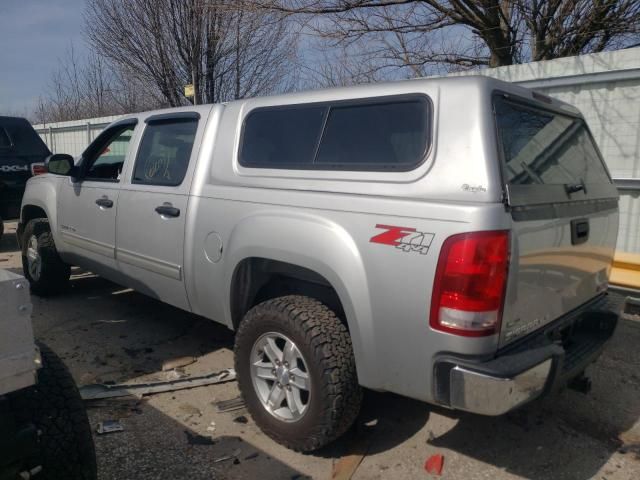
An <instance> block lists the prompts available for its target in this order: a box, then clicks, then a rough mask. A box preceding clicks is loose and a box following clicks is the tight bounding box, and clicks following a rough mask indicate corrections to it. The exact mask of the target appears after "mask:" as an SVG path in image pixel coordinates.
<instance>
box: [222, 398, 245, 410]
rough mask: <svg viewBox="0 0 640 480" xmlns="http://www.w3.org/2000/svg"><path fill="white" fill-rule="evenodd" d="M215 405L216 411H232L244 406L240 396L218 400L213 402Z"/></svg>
mask: <svg viewBox="0 0 640 480" xmlns="http://www.w3.org/2000/svg"><path fill="white" fill-rule="evenodd" d="M215 406H216V409H217V410H218V413H223V412H232V411H234V410H240V409H241V408H244V407H245V405H244V400H243V399H242V397H236V398H232V399H230V400H220V401H219V402H215Z"/></svg>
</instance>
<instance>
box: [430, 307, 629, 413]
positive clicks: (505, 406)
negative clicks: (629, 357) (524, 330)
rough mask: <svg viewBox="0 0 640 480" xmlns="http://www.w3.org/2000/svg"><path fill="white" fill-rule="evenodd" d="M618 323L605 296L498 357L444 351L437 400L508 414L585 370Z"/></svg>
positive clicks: (438, 363)
mask: <svg viewBox="0 0 640 480" xmlns="http://www.w3.org/2000/svg"><path fill="white" fill-rule="evenodd" d="M617 322H618V312H617V309H616V308H615V307H613V306H612V305H610V304H609V302H607V299H606V297H602V298H598V299H597V300H596V301H594V302H590V303H589V304H588V305H585V306H584V307H583V308H580V309H577V310H576V311H574V312H571V313H570V314H568V315H566V316H565V317H563V318H561V319H558V320H557V321H556V322H554V323H553V324H552V325H549V326H547V327H545V328H544V329H542V330H541V331H540V332H537V333H535V334H534V335H531V336H529V337H527V338H526V339H524V340H523V341H521V342H517V343H516V344H514V345H510V346H509V347H506V348H505V349H503V350H500V351H498V354H497V355H496V356H494V357H493V358H490V359H477V360H474V359H472V358H469V357H458V356H456V355H453V354H451V355H449V354H443V355H440V356H439V357H438V358H437V359H436V362H435V366H434V379H435V384H434V397H435V400H436V402H437V403H439V404H441V405H444V406H446V407H449V408H453V409H458V410H466V411H469V412H474V413H478V414H481V415H502V414H504V413H507V412H509V411H510V410H513V409H515V408H517V407H519V406H521V405H524V404H525V403H527V402H530V401H531V400H534V399H535V398H537V397H539V396H540V395H543V394H545V393H547V392H548V391H550V390H554V389H557V388H559V387H561V386H564V385H566V384H567V383H568V382H569V381H570V380H572V379H573V378H575V377H577V376H579V375H580V374H582V373H583V372H584V370H585V368H586V367H587V366H588V365H589V364H591V363H592V362H594V361H595V360H596V359H597V358H598V356H599V355H600V353H601V352H602V349H603V348H604V346H605V344H606V343H607V341H608V340H609V339H610V338H611V336H612V335H613V332H614V330H615V327H616V325H617Z"/></svg>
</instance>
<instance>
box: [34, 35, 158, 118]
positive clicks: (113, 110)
mask: <svg viewBox="0 0 640 480" xmlns="http://www.w3.org/2000/svg"><path fill="white" fill-rule="evenodd" d="M159 106H162V101H161V99H160V97H159V96H158V95H157V94H154V92H153V91H152V90H149V89H148V88H147V87H145V86H143V85H142V84H141V83H140V82H139V81H138V80H137V79H136V78H135V77H132V76H131V75H129V74H128V73H127V72H124V71H119V70H118V69H117V67H114V66H113V65H110V64H109V63H108V62H107V61H106V60H105V59H104V58H102V57H100V56H99V55H97V54H95V53H93V52H90V53H89V54H88V55H86V57H85V56H81V55H78V54H77V52H76V50H75V48H74V47H73V45H71V46H70V47H69V50H68V51H67V53H66V55H65V56H64V57H63V58H62V59H60V62H59V66H58V68H57V69H56V70H55V71H54V72H53V74H52V76H51V78H50V80H49V85H48V89H47V92H46V94H45V95H44V96H43V97H41V98H40V99H39V101H38V105H37V107H36V110H35V117H36V120H37V121H38V122H40V123H44V122H47V123H48V122H57V121H65V120H76V119H81V118H90V117H100V116H105V115H117V114H122V113H130V112H136V111H140V110H147V109H150V108H157V107H159Z"/></svg>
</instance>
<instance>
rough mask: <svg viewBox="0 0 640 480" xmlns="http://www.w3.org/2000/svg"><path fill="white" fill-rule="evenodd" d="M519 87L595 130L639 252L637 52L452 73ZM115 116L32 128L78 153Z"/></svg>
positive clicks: (630, 244) (632, 247)
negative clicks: (555, 101)
mask: <svg viewBox="0 0 640 480" xmlns="http://www.w3.org/2000/svg"><path fill="white" fill-rule="evenodd" d="M472 74H481V75H489V76H492V77H496V78H499V79H502V80H507V81H511V82H516V83H520V84H522V85H524V86H526V87H530V88H535V89H537V90H540V91H542V92H544V93H546V94H547V95H550V96H552V97H556V98H559V99H561V100H564V101H567V102H569V103H571V104H573V105H575V106H577V107H578V108H579V109H580V110H581V111H582V113H583V114H584V116H585V118H586V119H587V122H588V124H589V126H590V128H591V130H592V131H593V134H594V136H595V138H596V141H597V142H598V145H599V147H600V150H601V151H602V153H603V155H604V157H605V160H606V162H607V165H608V166H609V169H610V171H611V174H612V175H613V177H614V178H617V179H620V180H618V181H617V183H618V186H619V188H620V192H621V194H622V198H621V202H620V234H619V237H618V249H619V250H620V251H626V252H633V253H640V198H639V196H640V48H631V49H627V50H618V51H615V52H606V53H597V54H591V55H582V56H579V57H568V58H561V59H557V60H549V61H546V62H536V63H527V64H523V65H513V66H509V67H501V68H495V69H486V70H481V71H472V72H468V71H467V72H462V73H458V74H455V75H472ZM117 118H119V117H117V116H115V117H102V118H92V119H87V120H78V121H72V122H61V123H55V124H48V125H35V128H36V131H37V132H38V133H39V134H40V136H41V137H42V138H43V140H44V141H45V142H46V143H47V145H49V148H50V149H51V150H52V151H54V152H58V153H69V154H72V155H78V154H80V153H81V152H82V150H84V148H85V147H86V145H87V144H88V143H89V141H91V140H92V139H93V138H95V136H96V135H97V133H98V132H99V131H100V130H101V129H102V128H104V127H105V126H106V125H107V124H108V123H110V122H112V121H114V120H116V119H117Z"/></svg>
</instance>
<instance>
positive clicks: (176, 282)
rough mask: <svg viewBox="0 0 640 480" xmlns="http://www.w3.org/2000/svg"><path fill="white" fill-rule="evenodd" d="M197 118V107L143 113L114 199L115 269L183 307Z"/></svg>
mask: <svg viewBox="0 0 640 480" xmlns="http://www.w3.org/2000/svg"><path fill="white" fill-rule="evenodd" d="M199 119H200V115H199V114H198V113H196V112H177V113H173V114H161V115H155V116H152V117H149V118H147V119H146V121H145V123H146V125H145V128H144V131H143V133H142V139H141V140H140V146H139V148H138V152H137V154H136V159H135V164H134V167H133V169H132V174H131V178H130V179H129V181H128V182H127V184H126V185H123V186H122V190H121V191H120V197H119V199H118V202H119V206H118V216H117V228H116V230H117V239H116V246H117V248H116V257H117V261H118V269H119V270H120V272H122V273H124V274H125V275H126V276H127V277H128V278H130V279H132V283H131V286H132V287H133V288H135V289H136V290H139V291H141V292H143V293H145V294H147V295H150V296H152V297H155V298H159V299H161V300H162V301H164V302H166V303H170V304H172V305H175V306H177V307H180V308H182V309H185V310H189V309H190V307H189V302H188V299H187V294H186V289H185V285H184V237H185V219H186V217H187V204H188V200H189V189H190V186H191V178H192V176H193V170H194V163H195V158H196V156H197V149H195V148H194V145H198V144H199V140H198V138H199V137H200V136H201V133H200V134H199V135H197V134H198V132H199V124H200V123H204V122H200V121H199ZM202 129H203V127H201V128H200V131H201V130H202ZM197 137H198V138H197Z"/></svg>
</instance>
